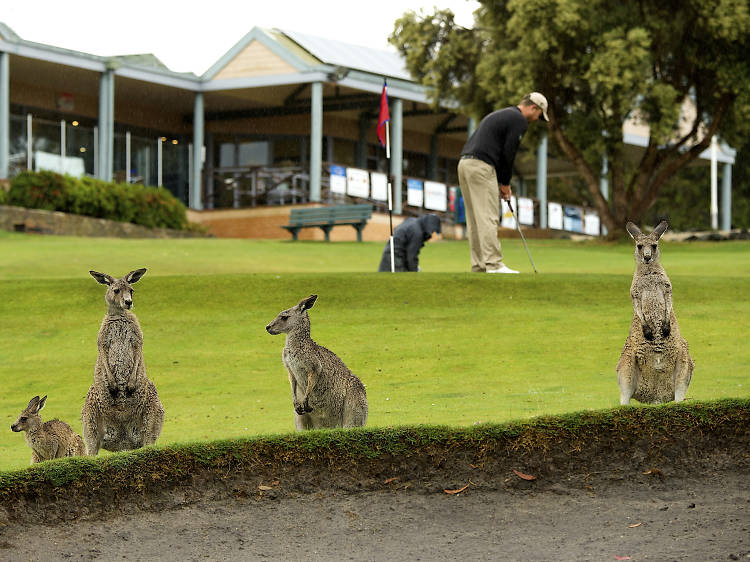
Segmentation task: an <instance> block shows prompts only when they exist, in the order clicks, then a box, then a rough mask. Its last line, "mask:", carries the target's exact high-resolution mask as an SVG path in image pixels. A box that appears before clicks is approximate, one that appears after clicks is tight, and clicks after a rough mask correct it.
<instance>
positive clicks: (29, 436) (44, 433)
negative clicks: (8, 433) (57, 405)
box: [10, 396, 86, 464]
mask: <svg viewBox="0 0 750 562" xmlns="http://www.w3.org/2000/svg"><path fill="white" fill-rule="evenodd" d="M46 403H47V397H46V396H45V397H44V398H42V399H41V400H40V399H39V396H34V398H32V399H31V400H30V401H29V405H28V406H26V408H25V409H24V411H23V412H21V414H20V415H19V416H18V419H17V420H16V422H15V423H14V424H13V425H11V426H10V428H11V429H12V430H13V431H15V432H19V431H25V432H26V443H28V445H29V447H31V464H34V463H37V462H42V461H48V460H50V459H59V458H62V457H78V456H83V455H85V454H86V448H85V447H84V446H83V439H81V436H80V435H78V434H77V433H76V432H75V431H73V429H72V428H71V427H70V426H69V425H68V424H67V423H65V422H62V421H60V420H50V421H48V422H42V416H40V415H39V412H40V411H41V410H42V408H44V405H45V404H46Z"/></svg>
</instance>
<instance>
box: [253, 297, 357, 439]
mask: <svg viewBox="0 0 750 562" xmlns="http://www.w3.org/2000/svg"><path fill="white" fill-rule="evenodd" d="M317 298H318V295H311V296H309V297H307V298H304V299H302V300H301V301H300V302H299V304H297V305H296V306H293V307H292V308H289V309H287V310H283V311H281V312H279V314H278V316H276V318H275V319H274V320H273V321H272V322H271V323H270V324H268V326H266V331H267V332H268V333H269V334H271V335H278V334H281V333H285V334H286V344H285V345H284V350H283V351H282V353H281V359H282V361H283V363H284V366H285V367H286V369H287V371H288V373H289V384H290V385H291V387H292V403H293V405H294V412H295V414H294V426H295V428H296V429H297V431H302V430H304V429H318V428H322V427H361V426H364V425H365V423H367V395H366V392H365V386H364V385H363V384H362V381H360V380H359V378H357V376H356V375H354V374H353V373H352V372H351V371H350V370H349V369H348V368H347V366H346V365H344V362H343V361H342V360H341V359H339V358H338V356H337V355H336V354H335V353H333V352H332V351H329V350H328V349H326V348H325V347H323V346H321V345H318V344H317V343H315V342H314V341H313V340H312V338H311V337H310V317H309V316H308V314H307V311H308V310H310V309H311V308H312V307H313V304H315V301H316V300H317Z"/></svg>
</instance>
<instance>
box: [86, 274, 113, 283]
mask: <svg viewBox="0 0 750 562" xmlns="http://www.w3.org/2000/svg"><path fill="white" fill-rule="evenodd" d="M89 273H90V274H91V277H93V278H94V279H96V280H97V281H99V283H101V284H102V285H111V284H112V283H113V282H114V280H115V279H114V277H112V276H111V275H107V274H106V273H99V272H98V271H89Z"/></svg>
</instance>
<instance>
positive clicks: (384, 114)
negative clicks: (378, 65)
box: [378, 81, 391, 146]
mask: <svg viewBox="0 0 750 562" xmlns="http://www.w3.org/2000/svg"><path fill="white" fill-rule="evenodd" d="M386 88H387V85H386V83H385V81H383V93H382V94H380V116H379V117H378V140H379V141H380V144H381V146H385V124H386V123H387V122H388V121H390V120H391V115H390V113H388V92H387V91H386Z"/></svg>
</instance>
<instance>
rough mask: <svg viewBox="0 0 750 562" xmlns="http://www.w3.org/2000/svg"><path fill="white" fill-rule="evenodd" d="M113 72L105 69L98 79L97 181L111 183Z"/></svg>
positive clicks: (113, 102) (112, 158) (113, 101)
mask: <svg viewBox="0 0 750 562" xmlns="http://www.w3.org/2000/svg"><path fill="white" fill-rule="evenodd" d="M114 104H115V88H114V70H112V69H109V68H108V69H107V70H105V71H104V72H103V73H102V74H101V76H100V77H99V147H98V151H97V152H98V156H99V166H98V171H99V179H101V180H104V181H112V166H113V160H114V139H115V137H114Z"/></svg>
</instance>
